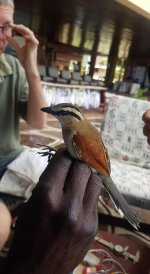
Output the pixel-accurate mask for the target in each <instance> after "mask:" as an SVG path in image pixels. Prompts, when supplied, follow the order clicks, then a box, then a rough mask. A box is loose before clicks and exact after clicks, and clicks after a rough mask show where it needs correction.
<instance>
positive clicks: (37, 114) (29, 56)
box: [9, 24, 46, 129]
mask: <svg viewBox="0 0 150 274" xmlns="http://www.w3.org/2000/svg"><path fill="white" fill-rule="evenodd" d="M11 26H12V28H13V29H14V30H15V31H16V32H17V33H19V34H20V35H21V36H22V37H23V38H24V44H23V45H19V43H18V42H17V41H16V40H15V38H13V37H11V38H9V43H10V44H11V45H12V46H13V47H14V48H15V50H16V54H17V56H18V58H19V60H20V62H21V64H22V66H23V67H24V70H25V74H26V78H27V81H28V85H29V97H28V102H27V114H26V117H24V118H25V120H26V121H27V123H28V124H29V125H30V126H31V127H33V128H38V129H40V128H42V127H43V126H44V125H45V122H46V115H45V114H44V115H43V113H42V112H41V111H40V109H41V107H43V106H44V105H45V104H46V102H45V98H44V95H43V92H42V86H41V79H40V75H39V72H38V67H37V50H38V44H39V42H38V40H37V39H36V37H35V36H34V33H33V32H32V31H31V30H30V29H28V28H27V27H25V26H23V25H15V24H11Z"/></svg>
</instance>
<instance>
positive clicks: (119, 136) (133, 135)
mask: <svg viewBox="0 0 150 274" xmlns="http://www.w3.org/2000/svg"><path fill="white" fill-rule="evenodd" d="M149 108H150V102H147V101H142V100H137V99H133V98H129V97H125V96H117V95H116V96H112V97H111V98H110V101H109V103H108V109H107V112H106V114H105V117H104V121H103V124H102V128H101V135H102V138H103V141H104V143H105V146H106V148H107V150H108V154H109V157H110V163H111V178H112V179H113V181H114V182H115V184H116V185H117V187H118V189H119V190H120V192H121V193H122V194H123V196H124V197H125V199H126V200H127V202H128V203H129V204H130V205H133V206H135V207H138V208H141V209H144V210H145V209H150V146H149V145H148V144H147V139H146V137H145V136H144V135H143V121H142V115H143V113H144V112H145V111H146V110H147V109H149Z"/></svg>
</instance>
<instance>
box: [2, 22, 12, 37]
mask: <svg viewBox="0 0 150 274" xmlns="http://www.w3.org/2000/svg"><path fill="white" fill-rule="evenodd" d="M0 29H1V32H2V34H3V35H4V36H5V37H7V38H9V37H11V36H13V35H14V34H15V33H14V31H13V29H12V27H11V26H9V25H6V26H0Z"/></svg>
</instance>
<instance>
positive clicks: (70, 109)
mask: <svg viewBox="0 0 150 274" xmlns="http://www.w3.org/2000/svg"><path fill="white" fill-rule="evenodd" d="M41 110H42V111H44V112H47V113H50V114H52V115H54V116H55V117H56V118H57V119H58V120H59V121H60V123H61V125H62V126H66V125H68V124H69V123H71V122H72V121H74V122H79V121H81V120H83V119H85V118H84V116H83V114H82V112H81V111H80V110H79V108H77V107H76V106H74V105H72V104H69V103H62V104H58V105H55V106H52V107H44V108H41Z"/></svg>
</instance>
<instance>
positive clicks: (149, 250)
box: [75, 231, 150, 274]
mask: <svg viewBox="0 0 150 274" xmlns="http://www.w3.org/2000/svg"><path fill="white" fill-rule="evenodd" d="M97 235H99V236H100V237H102V238H103V239H105V240H107V241H109V242H112V243H113V244H118V245H121V246H123V247H125V246H127V245H128V246H129V248H128V252H130V253H131V254H133V255H135V254H136V252H137V251H139V252H140V257H139V261H138V262H137V263H135V264H134V263H133V261H132V260H131V259H125V258H124V257H122V256H119V255H116V254H115V253H114V252H113V251H112V250H111V249H109V248H108V247H106V246H104V245H103V244H101V243H99V242H96V241H94V242H93V243H92V245H91V248H94V249H103V250H105V251H106V252H108V253H109V254H110V255H111V257H112V258H113V259H114V260H116V261H118V262H119V263H120V264H121V265H122V266H123V267H124V269H125V271H126V273H128V274H148V273H149V272H148V271H149V269H150V259H149V258H150V246H149V247H148V245H147V244H145V243H143V242H142V241H141V240H139V239H138V238H135V237H134V236H132V235H125V236H118V235H114V234H112V233H109V232H106V231H99V232H98V234H97ZM95 254H96V256H99V257H100V255H98V253H95ZM83 269H84V266H83V264H81V265H80V266H78V268H77V269H76V270H75V274H82V273H83ZM113 271H120V268H119V267H118V266H115V267H114V269H113V270H112V272H113Z"/></svg>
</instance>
